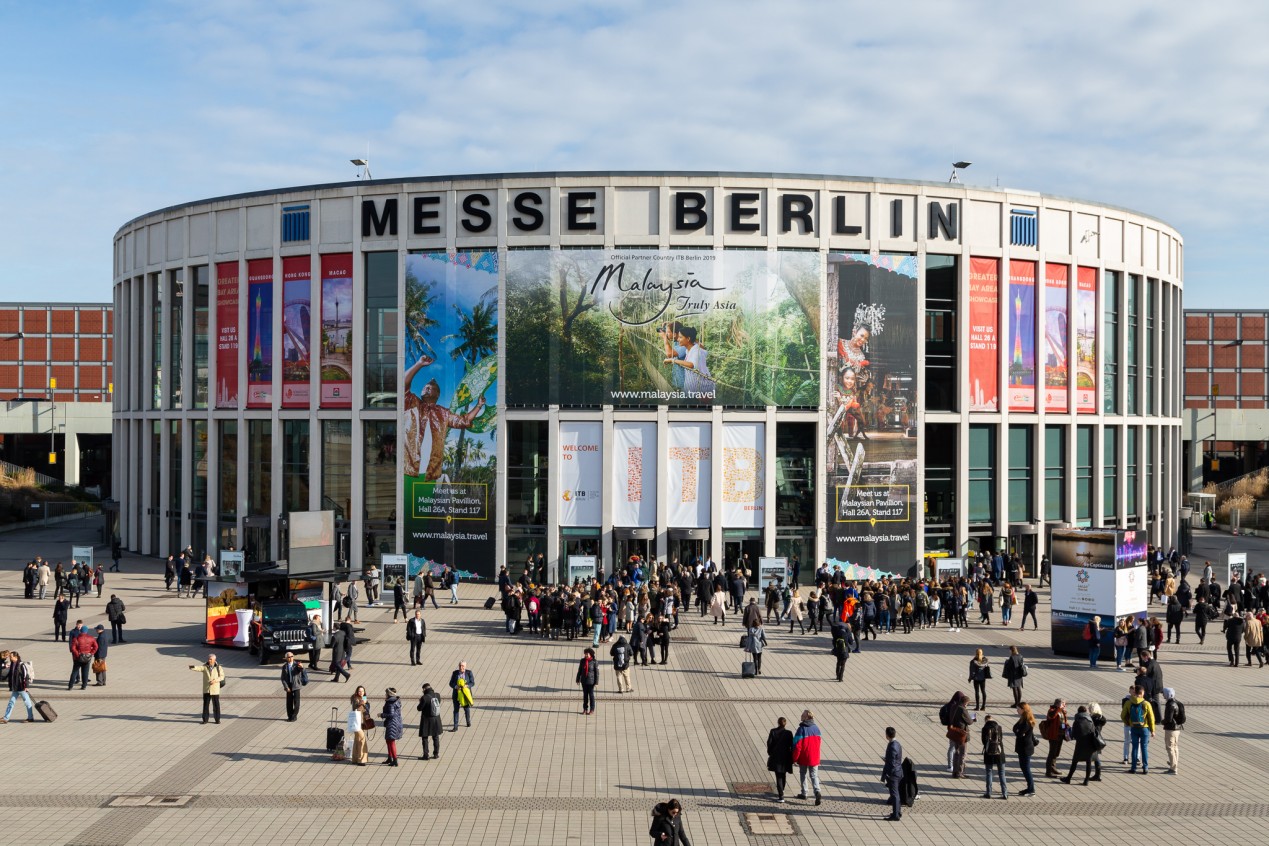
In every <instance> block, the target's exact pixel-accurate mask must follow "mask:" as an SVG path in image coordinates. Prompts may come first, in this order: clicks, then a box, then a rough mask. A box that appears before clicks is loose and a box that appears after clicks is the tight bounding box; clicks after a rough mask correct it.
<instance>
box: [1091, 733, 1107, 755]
mask: <svg viewBox="0 0 1269 846" xmlns="http://www.w3.org/2000/svg"><path fill="white" fill-rule="evenodd" d="M1093 748H1094V749H1096V750H1097V751H1098V752H1100V751H1102V750H1103V749H1105V748H1106V740H1105V739H1104V738H1103V737H1102V735H1101V732H1094V733H1093Z"/></svg>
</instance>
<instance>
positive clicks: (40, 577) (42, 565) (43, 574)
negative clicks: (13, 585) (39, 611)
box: [35, 558, 52, 602]
mask: <svg viewBox="0 0 1269 846" xmlns="http://www.w3.org/2000/svg"><path fill="white" fill-rule="evenodd" d="M37 560H38V561H39V564H37V565H36V567H35V573H36V584H37V585H38V587H39V590H38V595H37V598H38V599H39V600H40V601H41V602H43V601H44V594H45V593H46V592H48V581H49V577H50V576H51V575H52V573H51V571H50V570H49V568H48V562H47V561H45V560H44V559H43V558H40V559H37Z"/></svg>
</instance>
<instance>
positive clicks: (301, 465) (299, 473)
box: [282, 420, 309, 513]
mask: <svg viewBox="0 0 1269 846" xmlns="http://www.w3.org/2000/svg"><path fill="white" fill-rule="evenodd" d="M308 464H309V462H308V421H307V420H283V421H282V510H283V511H284V512H287V513H290V512H292V511H308Z"/></svg>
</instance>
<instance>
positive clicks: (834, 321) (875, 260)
mask: <svg viewBox="0 0 1269 846" xmlns="http://www.w3.org/2000/svg"><path fill="white" fill-rule="evenodd" d="M828 262H829V269H828V274H829V275H828V303H827V314H826V321H825V325H826V326H827V327H828V331H829V339H828V346H829V349H828V368H827V372H828V374H830V376H831V378H832V379H833V384H832V385H830V386H829V390H828V404H827V408H826V414H827V415H828V425H827V427H826V428H827V436H828V444H827V449H826V459H827V462H828V478H829V491H830V494H829V496H828V497H827V500H828V502H827V504H828V508H829V513H828V526H829V536H828V538H827V544H826V550H825V554H826V556H828V557H831V558H833V559H835V560H837V561H839V562H845V563H847V564H854V565H856V566H864V567H873V568H877V569H879V570H883V571H897V572H906V571H907V568H908V567H910V566H911V565H912V563H913V562H914V561H915V560H916V554H917V553H916V519H917V515H916V513H915V509H914V507H913V501H914V497H915V494H916V490H917V454H918V453H917V446H918V443H917V431H918V426H917V408H918V398H917V393H916V386H917V379H916V375H917V332H918V330H919V329H920V327H921V322H920V320H919V319H918V316H917V315H918V308H917V284H916V283H917V265H916V257H915V256H911V255H897V254H893V255H892V254H885V253H882V254H878V255H869V254H867V253H844V254H843V253H830V254H829V257H828Z"/></svg>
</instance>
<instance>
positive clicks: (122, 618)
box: [118, 614, 128, 626]
mask: <svg viewBox="0 0 1269 846" xmlns="http://www.w3.org/2000/svg"><path fill="white" fill-rule="evenodd" d="M118 623H119V625H121V626H126V625H128V618H127V617H125V616H123V615H122V614H120V615H119V619H118Z"/></svg>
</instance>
